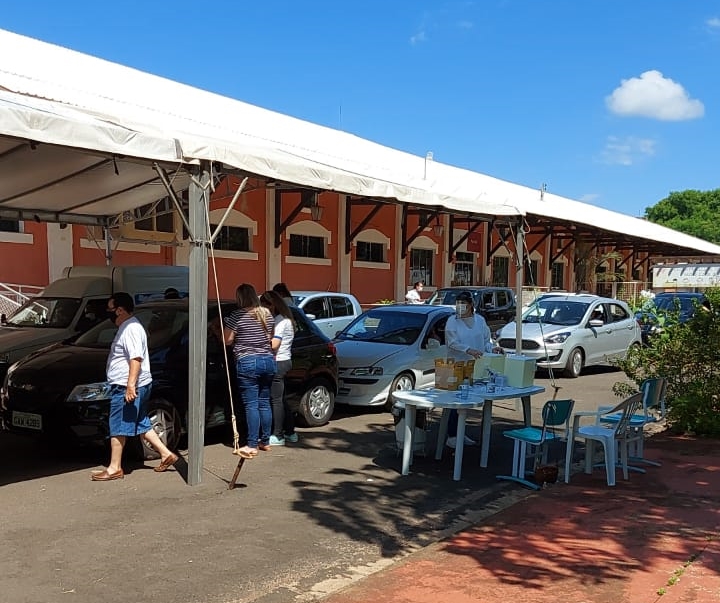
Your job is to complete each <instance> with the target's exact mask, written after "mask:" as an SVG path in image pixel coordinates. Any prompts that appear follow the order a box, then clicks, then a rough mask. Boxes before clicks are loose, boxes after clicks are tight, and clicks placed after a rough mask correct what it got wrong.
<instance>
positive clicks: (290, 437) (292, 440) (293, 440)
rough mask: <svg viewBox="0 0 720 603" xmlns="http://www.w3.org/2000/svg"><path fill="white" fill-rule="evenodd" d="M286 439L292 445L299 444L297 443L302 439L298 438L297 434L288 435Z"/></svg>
mask: <svg viewBox="0 0 720 603" xmlns="http://www.w3.org/2000/svg"><path fill="white" fill-rule="evenodd" d="M285 439H286V440H287V441H288V442H290V443H291V444H297V442H298V440H299V439H300V438H298V434H296V433H290V434H288V433H286V434H285Z"/></svg>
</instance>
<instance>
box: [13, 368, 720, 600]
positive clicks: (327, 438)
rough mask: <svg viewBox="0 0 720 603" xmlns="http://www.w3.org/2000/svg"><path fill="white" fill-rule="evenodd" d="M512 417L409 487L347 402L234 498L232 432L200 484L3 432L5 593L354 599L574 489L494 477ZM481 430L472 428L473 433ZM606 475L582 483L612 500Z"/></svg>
mask: <svg viewBox="0 0 720 603" xmlns="http://www.w3.org/2000/svg"><path fill="white" fill-rule="evenodd" d="M619 380H623V376H622V374H621V373H619V372H617V371H611V370H608V369H595V370H591V371H589V373H588V374H587V375H583V376H582V377H581V378H579V379H566V380H560V379H559V380H558V381H557V384H558V385H560V386H561V387H562V389H560V390H559V392H558V396H559V397H573V398H575V399H576V406H577V408H578V409H584V408H595V407H596V406H597V405H598V404H604V403H607V401H608V396H610V395H611V394H610V387H611V386H612V384H613V383H614V382H616V381H619ZM537 382H538V383H540V384H543V385H546V386H548V393H547V394H546V395H544V396H543V395H541V396H538V397H537V398H536V399H534V400H533V409H534V412H535V413H536V414H539V409H540V408H541V407H542V404H543V402H544V401H545V400H546V399H548V398H550V397H552V390H551V389H550V385H551V384H550V383H549V381H548V379H547V378H546V377H540V378H538V380H537ZM519 420H521V413H520V412H518V411H517V410H516V407H515V405H514V404H513V403H508V404H507V405H502V406H500V405H497V406H496V409H495V420H494V428H493V439H492V446H491V457H490V466H489V467H488V468H487V469H481V468H480V467H479V464H478V451H477V449H476V448H469V449H466V453H465V459H464V468H463V479H462V480H461V481H459V482H454V481H453V480H452V461H453V459H452V454H451V451H450V450H449V449H446V453H445V455H444V457H443V459H442V460H441V461H439V462H438V461H435V460H434V459H432V458H422V457H420V458H418V459H417V460H416V462H415V463H414V464H413V472H412V474H411V475H409V476H406V477H402V476H400V475H399V469H400V457H399V455H398V454H397V450H396V447H395V436H394V425H393V420H392V416H391V415H390V414H388V413H382V412H379V411H373V410H368V409H347V408H339V409H338V412H336V414H335V416H334V417H333V420H332V421H331V422H330V423H329V424H328V425H326V426H324V427H321V428H315V429H301V430H299V434H300V437H301V439H300V442H299V443H298V444H296V445H293V446H286V447H285V448H276V449H273V450H271V451H270V452H267V453H261V455H260V456H259V457H258V458H257V459H253V460H251V461H247V462H246V463H245V465H244V467H243V469H242V471H241V473H240V477H239V480H238V487H236V488H235V489H233V490H228V487H227V486H228V482H229V480H230V478H231V476H232V474H233V471H234V469H235V467H236V466H237V462H238V458H237V457H235V456H233V455H232V449H231V447H230V443H231V440H232V438H231V436H230V433H229V432H228V431H218V432H214V433H211V434H208V437H207V441H206V448H205V463H204V473H203V483H202V484H201V485H200V486H195V487H190V486H188V485H187V484H186V482H185V481H184V479H183V475H184V472H185V470H186V465H185V464H184V463H183V461H181V462H180V463H179V464H178V471H168V472H166V473H161V474H158V473H155V472H153V471H152V466H154V465H155V464H156V463H157V461H155V462H148V463H147V465H135V466H132V465H131V464H128V463H126V467H125V468H126V471H127V472H128V473H127V475H126V477H125V479H123V480H118V481H115V482H106V483H97V482H91V481H90V479H89V474H90V471H91V470H92V469H95V468H97V467H98V466H99V465H100V464H102V463H103V462H104V461H105V460H106V457H105V453H104V451H101V450H77V449H75V448H72V447H70V446H63V449H62V450H59V449H58V448H52V449H51V448H44V447H41V446H38V445H36V444H35V443H34V442H31V441H29V440H25V439H21V438H18V437H16V436H13V435H10V434H7V433H0V458H2V459H3V462H2V463H1V464H0V502H1V503H2V504H0V535H1V536H2V538H0V592H2V593H3V597H2V599H3V600H5V601H9V602H11V603H26V602H33V603H34V602H47V601H58V600H69V601H75V602H79V603H85V602H88V603H89V602H96V601H104V602H107V603H114V602H120V601H122V602H126V601H128V600H135V601H143V602H155V601H162V602H164V603H191V602H192V603H194V602H197V603H221V602H222V603H226V602H238V603H239V602H248V603H249V602H254V603H274V602H295V601H297V602H314V601H320V600H323V599H325V598H328V597H334V596H346V595H347V596H350V595H349V594H348V593H349V592H350V590H348V589H352V588H355V587H357V586H359V585H362V584H365V585H370V584H372V583H377V584H379V582H378V580H381V579H383V576H386V575H387V572H392V571H394V569H395V568H399V567H404V566H405V564H406V563H407V562H409V560H412V559H416V558H418V557H417V556H418V555H419V556H422V555H424V554H426V555H430V556H433V555H435V554H437V551H438V550H440V549H439V548H438V547H443V546H445V543H448V542H451V540H448V539H452V538H453V537H454V536H455V535H462V534H465V533H468V530H471V531H472V530H480V531H481V532H482V531H483V530H484V526H489V525H492V522H493V521H495V519H494V518H497V517H502V516H503V515H502V514H503V513H513V511H512V509H521V508H522V507H520V506H518V505H522V504H525V503H524V502H523V501H527V500H537V497H545V496H548V497H556V498H555V503H556V504H557V503H558V502H559V500H561V499H562V498H563V496H564V495H563V493H567V492H570V491H571V490H570V489H569V488H576V487H578V486H580V487H582V484H583V483H585V482H583V481H582V479H581V481H578V482H577V484H578V485H577V486H576V484H575V483H573V484H571V486H569V487H566V486H564V485H561V484H558V485H557V486H554V487H553V488H551V489H547V490H543V491H541V492H540V493H536V494H533V493H532V492H531V491H529V490H527V489H525V488H523V487H521V486H518V485H516V484H512V483H509V482H499V481H497V480H496V479H495V475H496V474H501V473H502V474H504V473H507V472H508V470H509V464H510V458H511V455H512V450H511V444H510V443H509V441H507V440H506V438H503V437H502V436H501V431H502V430H503V429H505V428H508V427H511V426H515V425H517V422H518V421H519ZM477 421H478V418H477V417H473V419H472V420H471V421H470V434H471V435H475V436H477V434H478V423H477ZM435 427H436V425H435V424H433V430H431V432H430V440H429V446H430V448H429V449H430V450H432V445H433V433H434V429H435ZM579 453H580V450H578V454H579ZM647 475H651V473H650V472H648V474H647ZM717 475H720V474H719V473H717V472H716V473H714V474H713V475H712V476H710V477H714V478H716V477H717ZM582 477H584V476H582ZM601 477H602V476H601V475H600V474H599V473H598V474H596V475H593V476H591V481H590V483H589V486H588V484H586V485H585V487H592V488H593V489H594V491H596V493H597V494H596V495H597V497H598V498H599V499H601V500H603V501H606V502H611V501H612V500H613V498H612V497H608V496H607V493H608V489H607V487H606V486H603V483H604V482H603V480H602V479H601ZM644 479H647V478H646V477H644ZM711 481H712V480H711ZM631 482H632V484H633V485H634V484H636V483H640V482H639V480H636V479H633V480H631ZM717 483H718V482H717V480H715V484H716V485H717ZM620 491H621V489H620V488H618V489H616V490H615V491H612V492H613V494H612V496H615V493H617V492H620ZM528 497H530V498H528ZM551 500H552V498H551ZM690 502H693V501H690ZM695 502H697V501H695ZM717 502H718V501H714V508H715V509H717V508H718V505H717V504H716V503H717ZM558 520H562V516H559V518H558ZM540 528H542V530H543V531H547V530H545V527H544V526H543V525H540ZM553 531H554V528H553ZM481 548H483V549H485V548H487V544H483V545H482V546H481ZM549 550H550V549H549ZM518 554H519V555H521V554H522V553H521V552H520V553H518ZM461 558H470V556H469V555H465V556H464V557H462V556H461V557H458V558H457V559H458V560H459V559H461ZM452 563H455V561H452ZM508 571H510V569H508ZM483 580H489V578H483ZM329 600H330V601H332V599H329ZM384 600H388V601H390V600H401V599H393V598H392V597H390V598H385V599H384ZM418 600H419V599H418ZM440 600H442V601H447V600H449V599H444V598H442V597H441V598H440ZM458 600H463V601H464V600H468V601H470V600H483V599H458ZM571 600H578V601H579V600H580V599H571ZM615 600H618V599H615ZM711 600H712V599H711ZM338 601H339V600H338Z"/></svg>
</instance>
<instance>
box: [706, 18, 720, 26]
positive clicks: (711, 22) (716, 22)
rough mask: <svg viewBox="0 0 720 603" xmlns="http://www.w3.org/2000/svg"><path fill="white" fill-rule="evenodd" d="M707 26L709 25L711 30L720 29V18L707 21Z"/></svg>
mask: <svg viewBox="0 0 720 603" xmlns="http://www.w3.org/2000/svg"><path fill="white" fill-rule="evenodd" d="M705 25H707V26H708V27H709V28H710V29H720V17H711V18H710V19H708V20H707V21H705Z"/></svg>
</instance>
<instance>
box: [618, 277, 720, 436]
mask: <svg viewBox="0 0 720 603" xmlns="http://www.w3.org/2000/svg"><path fill="white" fill-rule="evenodd" d="M705 295H706V296H707V298H708V300H709V301H710V305H711V307H712V308H713V309H712V311H709V310H705V309H704V308H702V307H701V306H698V307H697V310H696V314H695V316H694V317H693V318H692V319H690V320H689V321H688V322H686V323H684V324H679V321H677V320H673V319H670V320H668V322H666V324H665V329H664V331H663V333H662V335H659V336H656V337H653V338H651V343H650V345H649V346H646V347H634V348H631V349H630V351H629V352H628V355H627V358H625V359H623V360H619V361H617V364H618V365H619V366H620V368H622V369H623V371H624V372H625V374H626V375H627V376H628V377H629V378H630V379H632V380H633V381H634V382H635V383H636V384H637V386H638V387H639V385H640V383H642V381H643V379H646V378H648V377H665V378H667V380H668V392H667V404H668V417H667V418H668V425H669V427H670V428H671V429H673V430H676V431H679V432H685V433H694V434H697V435H702V436H709V437H718V436H720V289H708V290H707V291H705ZM613 389H614V391H615V393H616V394H617V395H620V396H625V395H627V394H628V393H630V392H629V389H628V387H627V384H626V383H624V382H618V383H616V384H615V386H614V387H613Z"/></svg>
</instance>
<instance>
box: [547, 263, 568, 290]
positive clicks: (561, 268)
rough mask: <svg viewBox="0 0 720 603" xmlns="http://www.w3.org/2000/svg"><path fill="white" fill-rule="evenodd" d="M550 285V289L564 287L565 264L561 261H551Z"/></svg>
mask: <svg viewBox="0 0 720 603" xmlns="http://www.w3.org/2000/svg"><path fill="white" fill-rule="evenodd" d="M550 287H551V288H552V289H564V288H565V264H564V263H563V262H553V265H552V271H551V274H550Z"/></svg>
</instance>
